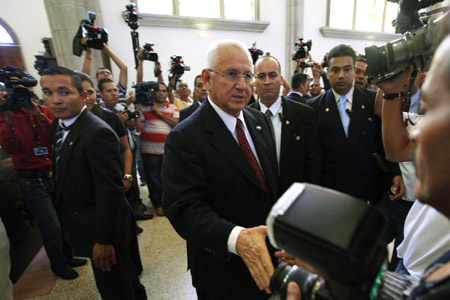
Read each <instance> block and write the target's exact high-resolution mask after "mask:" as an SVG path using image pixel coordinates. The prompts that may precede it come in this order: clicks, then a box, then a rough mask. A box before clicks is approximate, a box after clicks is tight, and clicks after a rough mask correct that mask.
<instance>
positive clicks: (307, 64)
mask: <svg viewBox="0 0 450 300" xmlns="http://www.w3.org/2000/svg"><path fill="white" fill-rule="evenodd" d="M312 67H314V62H313V61H310V60H308V61H305V60H302V61H301V62H300V68H303V69H304V68H312Z"/></svg>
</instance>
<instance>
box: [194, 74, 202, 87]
mask: <svg viewBox="0 0 450 300" xmlns="http://www.w3.org/2000/svg"><path fill="white" fill-rule="evenodd" d="M199 78H202V74H199V75H197V76H195V78H194V90H195V88H196V87H197V79H199Z"/></svg>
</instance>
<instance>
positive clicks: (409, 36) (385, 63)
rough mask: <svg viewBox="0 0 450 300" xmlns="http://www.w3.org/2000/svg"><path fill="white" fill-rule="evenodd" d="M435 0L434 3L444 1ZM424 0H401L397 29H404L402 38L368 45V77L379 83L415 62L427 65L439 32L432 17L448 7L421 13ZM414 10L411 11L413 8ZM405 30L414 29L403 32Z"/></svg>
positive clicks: (415, 63) (417, 64) (423, 66)
mask: <svg viewBox="0 0 450 300" xmlns="http://www.w3.org/2000/svg"><path fill="white" fill-rule="evenodd" d="M441 1H442V0H439V1H436V0H435V1H427V3H428V2H433V3H431V4H434V3H437V2H441ZM423 2H425V1H421V2H420V3H419V2H418V0H411V1H402V2H401V4H400V7H399V13H398V16H397V19H396V22H395V23H396V31H397V32H401V33H404V34H403V36H402V37H401V38H399V39H396V40H393V41H391V42H389V43H386V44H385V45H382V46H370V47H366V49H365V51H366V59H367V63H368V67H369V80H370V81H371V82H373V83H377V82H380V81H383V80H386V79H389V78H391V77H394V76H395V75H397V74H398V73H400V72H401V71H402V70H404V69H405V68H406V67H408V66H410V65H412V64H414V65H415V67H416V68H417V69H424V68H426V67H427V66H428V65H429V63H430V61H431V58H432V56H433V53H434V50H433V42H434V40H435V38H436V37H437V35H438V33H439V26H438V24H437V23H438V22H439V21H437V20H438V19H435V18H434V17H433V18H431V19H430V18H429V17H430V16H431V15H432V14H435V13H437V12H441V11H442V10H444V9H445V8H441V9H437V10H434V11H432V12H430V13H426V14H423V15H422V16H424V17H422V18H420V17H419V14H418V12H417V11H418V9H420V8H424V7H425V5H424V4H423ZM412 10H413V12H412V13H411V11H412ZM404 30H411V31H407V32H404Z"/></svg>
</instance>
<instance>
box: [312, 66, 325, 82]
mask: <svg viewBox="0 0 450 300" xmlns="http://www.w3.org/2000/svg"><path fill="white" fill-rule="evenodd" d="M311 71H312V74H313V78H314V80H320V76H321V75H322V73H323V67H322V65H321V64H319V63H317V62H314V66H313V67H312V68H311Z"/></svg>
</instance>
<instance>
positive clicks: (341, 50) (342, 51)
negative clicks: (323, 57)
mask: <svg viewBox="0 0 450 300" xmlns="http://www.w3.org/2000/svg"><path fill="white" fill-rule="evenodd" d="M341 56H350V57H351V58H352V59H353V64H356V52H355V50H353V48H352V47H350V46H347V45H344V44H340V45H337V46H336V47H334V48H333V49H331V50H330V52H328V56H327V62H328V65H329V64H330V61H331V59H332V58H333V57H341Z"/></svg>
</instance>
